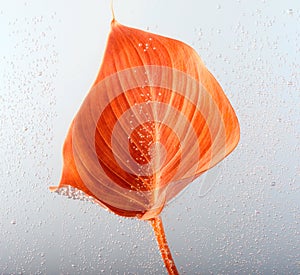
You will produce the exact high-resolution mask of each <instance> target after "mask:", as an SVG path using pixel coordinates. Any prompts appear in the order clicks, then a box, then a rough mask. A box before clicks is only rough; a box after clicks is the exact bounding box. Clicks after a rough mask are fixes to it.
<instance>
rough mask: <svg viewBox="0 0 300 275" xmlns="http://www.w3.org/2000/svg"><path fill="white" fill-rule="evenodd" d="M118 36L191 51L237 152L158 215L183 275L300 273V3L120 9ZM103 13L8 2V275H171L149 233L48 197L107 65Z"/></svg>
mask: <svg viewBox="0 0 300 275" xmlns="http://www.w3.org/2000/svg"><path fill="white" fill-rule="evenodd" d="M115 13H116V17H117V19H118V21H119V22H121V23H122V24H125V25H129V26H133V27H136V28H140V29H144V30H149V31H151V32H155V33H159V34H162V35H166V36H169V37H174V38H177V39H180V40H182V41H184V42H186V43H188V44H190V45H192V46H193V47H194V48H195V49H196V50H197V52H198V53H199V55H200V56H201V57H202V59H203V60H204V62H205V64H206V65H207V67H208V68H209V69H210V70H211V72H212V73H213V74H214V75H215V77H216V78H217V79H218V81H219V82H220V83H221V85H222V87H223V88H224V90H225V92H226V94H227V95H228V97H229V99H230V101H231V102H232V105H233V107H234V108H235V110H236V112H237V115H238V117H239V121H240V124H241V141H240V144H239V146H238V148H237V149H236V150H235V151H234V152H233V153H232V154H231V155H230V156H229V157H228V158H227V159H226V160H224V161H223V162H222V163H221V164H220V165H219V166H217V167H216V168H215V169H213V170H212V171H210V172H209V174H208V175H205V176H203V177H202V178H201V179H199V180H196V181H195V182H194V183H192V184H191V185H190V186H189V187H188V188H187V189H186V190H185V191H184V192H183V193H182V194H180V195H179V196H178V198H176V199H175V200H174V201H172V202H171V203H170V204H169V205H168V206H167V207H166V208H165V210H164V211H163V213H162V218H163V220H164V224H165V229H166V234H167V238H168V241H169V244H170V247H171V250H172V251H173V255H174V258H175V261H176V264H177V266H178V268H179V270H180V272H181V273H183V274H197V273H200V272H201V273H202V274H209V273H211V274H233V273H238V274H249V273H252V274H299V273H300V225H299V222H300V209H299V208H300V203H299V201H300V180H299V174H300V159H299V156H300V144H299V143H300V142H299V139H300V28H299V26H300V1H298V0H286V1H281V0H273V1H271V0H270V1H267V0H265V1H263V0H251V1H250V0H226V1H225V0H224V1H221V0H219V1H217V0H210V1H196V0H194V1H192V0H186V1H174V0H173V1H171V0H163V1H161V0H152V1H146V0H123V1H121V0H119V1H117V0H116V1H115ZM110 20H111V13H110V10H109V1H108V0H106V1H100V0H90V1H79V0H77V1H74V0H72V1H71V0H64V1H60V0H52V1H40V0H24V1H21V0H11V1H3V0H1V5H0V106H1V108H0V153H1V159H0V184H1V186H0V195H1V197H0V274H16V273H22V274H99V273H104V274H110V273H111V274H124V273H125V274H164V273H165V272H166V271H165V268H164V265H163V263H162V260H161V257H160V254H159V251H158V248H157V245H156V242H155V240H154V235H153V232H152V229H151V227H150V225H149V224H148V223H147V222H143V221H139V220H135V219H125V218H121V217H117V216H115V215H114V214H111V213H109V212H107V211H105V210H104V209H102V208H101V207H99V206H97V205H94V204H91V203H88V202H83V201H79V200H72V199H67V198H66V197H64V196H59V195H57V194H53V193H50V192H49V191H48V187H49V186H50V185H56V184H57V183H58V182H59V179H60V173H61V165H62V158H61V148H62V144H63V141H64V138H65V135H66V131H67V130H68V127H69V125H70V122H71V120H72V118H73V116H74V115H75V113H76V111H77V110H78V108H79V106H80V104H81V102H82V100H83V99H84V97H85V95H86V93H87V92H88V90H89V88H90V86H91V84H92V83H93V81H94V79H95V77H96V74H97V71H98V68H99V65H100V62H101V57H102V54H103V51H104V47H105V43H106V38H107V35H108V31H109V23H110Z"/></svg>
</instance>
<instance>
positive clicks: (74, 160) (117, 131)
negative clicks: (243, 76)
mask: <svg viewBox="0 0 300 275" xmlns="http://www.w3.org/2000/svg"><path fill="white" fill-rule="evenodd" d="M238 140H239V124H238V120H237V117H236V115H235V113H234V110H233V108H232V107H231V105H230V103H229V101H228V99H227V98H226V96H225V94H224V92H223V90H222V88H221V87H220V85H219V84H218V82H217V81H216V80H215V78H214V77H213V76H212V74H211V73H210V72H209V71H208V70H207V69H206V67H205V66H204V64H203V62H202V61H201V59H200V57H199V56H198V55H197V53H196V52H195V51H194V50H193V49H192V48H191V47H189V46H188V45H186V44H184V43H182V42H180V41H177V40H174V39H170V38H166V37H163V36H159V35H156V34H152V33H148V32H144V31H141V30H137V29H133V28H129V27H125V26H122V25H120V24H119V23H118V22H117V21H115V20H113V21H112V25H111V32H110V35H109V38H108V42H107V47H106V51H105V54H104V58H103V62H102V65H101V68H100V71H99V74H98V77H97V78H96V81H95V83H94V85H93V86H92V88H91V90H90V92H89V94H88V95H87V97H86V99H85V101H84V102H83V104H82V106H81V108H80V110H79V112H78V113H77V115H76V116H75V118H74V121H73V123H72V125H71V127H70V130H69V133H68V136H67V138H66V141H65V145H64V152H63V156H64V168H63V175H62V179H61V182H60V184H59V186H58V188H62V187H64V186H68V185H70V186H73V187H75V188H77V189H79V190H82V191H83V192H85V193H86V194H87V195H89V196H92V197H93V198H94V199H95V200H96V201H97V202H98V203H100V204H101V205H103V206H105V207H107V208H109V209H110V210H111V211H113V212H114V213H116V214H119V215H123V216H137V217H139V218H143V219H151V218H153V217H155V216H157V215H158V214H159V213H160V211H161V210H162V209H163V206H164V205H165V203H167V202H168V201H169V200H170V199H172V198H173V197H174V196H176V195H177V194H178V192H180V191H181V190H182V189H183V188H184V187H185V186H186V185H188V184H189V183H190V182H191V181H193V180H194V179H195V178H196V177H198V176H199V175H201V174H202V173H203V172H205V171H206V170H208V169H210V168H211V167H213V166H214V165H216V164H217V163H218V162H220V161H221V160H222V159H223V158H224V157H226V156H227V155H228V154H229V153H230V152H231V151H232V150H233V149H234V148H235V147H236V145H237V143H238Z"/></svg>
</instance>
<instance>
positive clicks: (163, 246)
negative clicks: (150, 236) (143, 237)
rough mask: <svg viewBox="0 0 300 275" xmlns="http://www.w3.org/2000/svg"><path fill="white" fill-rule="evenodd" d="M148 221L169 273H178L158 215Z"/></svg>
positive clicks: (172, 274)
mask: <svg viewBox="0 0 300 275" xmlns="http://www.w3.org/2000/svg"><path fill="white" fill-rule="evenodd" d="M149 221H150V223H151V225H152V228H153V230H154V233H155V237H156V240H157V243H158V246H159V250H160V253H161V256H162V258H163V260H164V263H165V266H166V268H167V270H168V273H169V275H177V274H179V273H178V270H177V268H176V266H175V262H174V260H173V258H172V255H171V251H170V248H169V246H168V242H167V239H166V235H165V231H164V227H163V223H162V220H161V218H160V217H159V216H158V217H155V218H152V219H150V220H149Z"/></svg>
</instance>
